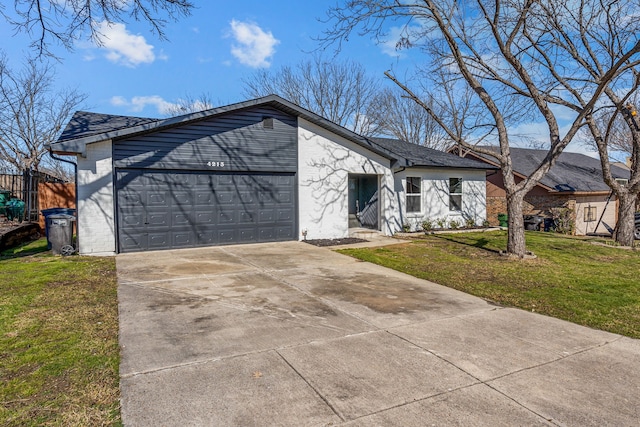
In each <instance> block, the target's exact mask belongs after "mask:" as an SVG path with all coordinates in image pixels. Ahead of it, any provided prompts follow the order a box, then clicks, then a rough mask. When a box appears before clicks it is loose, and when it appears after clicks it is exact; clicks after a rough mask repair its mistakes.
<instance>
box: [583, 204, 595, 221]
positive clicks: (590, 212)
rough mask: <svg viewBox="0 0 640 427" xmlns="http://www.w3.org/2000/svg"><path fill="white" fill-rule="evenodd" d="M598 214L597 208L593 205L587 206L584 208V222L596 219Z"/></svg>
mask: <svg viewBox="0 0 640 427" xmlns="http://www.w3.org/2000/svg"><path fill="white" fill-rule="evenodd" d="M597 216H598V208H596V207H595V206H587V207H586V208H584V222H592V221H596V219H597V218H596V217H597Z"/></svg>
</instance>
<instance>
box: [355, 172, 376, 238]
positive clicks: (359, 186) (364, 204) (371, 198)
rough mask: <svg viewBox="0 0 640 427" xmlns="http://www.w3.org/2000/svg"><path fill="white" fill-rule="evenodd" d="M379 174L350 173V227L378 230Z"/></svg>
mask: <svg viewBox="0 0 640 427" xmlns="http://www.w3.org/2000/svg"><path fill="white" fill-rule="evenodd" d="M378 193H379V192H378V176H377V175H349V227H364V228H371V229H374V230H378V229H379V228H378V223H379V221H378V216H379V203H378Z"/></svg>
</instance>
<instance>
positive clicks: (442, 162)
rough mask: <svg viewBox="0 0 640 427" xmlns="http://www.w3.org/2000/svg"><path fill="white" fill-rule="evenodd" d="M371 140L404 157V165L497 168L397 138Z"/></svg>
mask: <svg viewBox="0 0 640 427" xmlns="http://www.w3.org/2000/svg"><path fill="white" fill-rule="evenodd" d="M371 139H372V140H373V142H375V143H376V144H378V145H380V146H382V147H384V148H385V149H387V150H389V151H391V152H392V153H394V154H396V155H398V156H400V157H402V158H404V159H406V161H407V165H406V166H416V167H419V166H424V167H436V168H454V169H482V170H487V169H497V168H496V167H495V166H490V165H487V164H486V163H485V162H481V161H477V160H473V159H467V158H464V157H460V156H457V155H455V154H451V153H446V152H444V151H439V150H435V149H433V148H428V147H424V146H422V145H417V144H411V143H409V142H405V141H402V140H399V139H391V138H371Z"/></svg>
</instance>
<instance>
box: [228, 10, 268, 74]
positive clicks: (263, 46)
mask: <svg viewBox="0 0 640 427" xmlns="http://www.w3.org/2000/svg"><path fill="white" fill-rule="evenodd" d="M230 25H231V37H233V39H234V40H235V42H236V43H234V44H233V45H232V46H231V54H232V55H233V56H234V57H235V58H236V59H237V60H238V61H240V63H241V64H244V65H248V66H249V67H252V68H266V67H269V66H270V65H271V62H270V58H271V57H272V56H273V54H274V53H275V47H276V45H278V44H279V43H280V40H278V39H276V38H275V37H274V36H273V34H272V33H271V32H270V31H269V32H265V31H264V30H263V29H262V28H260V27H259V26H258V25H257V24H254V23H251V22H240V21H236V20H235V19H234V20H232V21H231V24H230Z"/></svg>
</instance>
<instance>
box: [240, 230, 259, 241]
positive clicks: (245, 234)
mask: <svg viewBox="0 0 640 427" xmlns="http://www.w3.org/2000/svg"><path fill="white" fill-rule="evenodd" d="M256 235H257V233H256V229H255V228H241V229H240V230H238V241H239V242H241V243H252V242H255V241H257V239H256Z"/></svg>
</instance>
